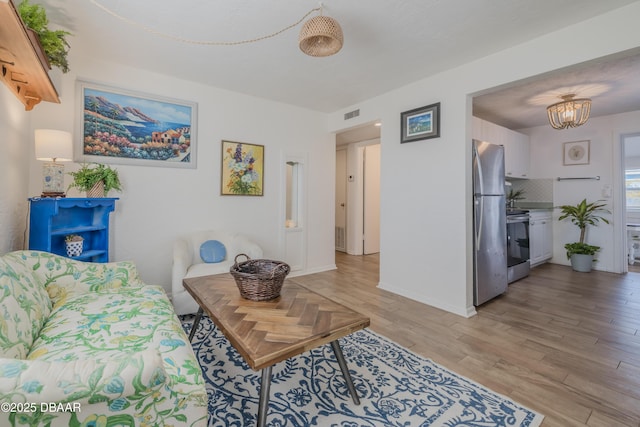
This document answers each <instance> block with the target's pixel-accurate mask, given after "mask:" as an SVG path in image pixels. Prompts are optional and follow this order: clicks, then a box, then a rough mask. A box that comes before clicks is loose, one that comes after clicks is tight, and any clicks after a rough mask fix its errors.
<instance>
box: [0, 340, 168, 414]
mask: <svg viewBox="0 0 640 427" xmlns="http://www.w3.org/2000/svg"><path fill="white" fill-rule="evenodd" d="M166 381H167V375H166V373H165V370H164V364H163V362H162V359H161V357H160V355H159V354H158V351H157V350H156V349H153V348H149V349H147V350H145V351H143V352H140V353H116V354H113V355H112V358H111V359H107V360H99V359H78V360H72V361H55V362H50V361H44V360H15V359H2V358H0V395H3V396H6V395H8V394H9V393H10V395H11V396H12V399H14V401H15V400H16V399H17V398H18V396H19V397H20V401H21V402H29V403H36V404H37V405H38V409H39V408H40V404H41V403H49V402H56V400H58V399H59V397H60V396H65V395H66V396H73V401H74V402H77V403H88V402H89V400H96V399H101V400H103V401H107V402H109V406H110V409H112V410H118V409H120V408H121V407H122V406H123V405H125V404H126V401H127V398H129V397H131V396H134V395H136V394H137V396H136V399H140V398H141V397H143V396H145V395H148V394H151V393H153V392H155V391H157V390H158V389H159V388H161V387H163V384H164V383H165V382H166Z"/></svg>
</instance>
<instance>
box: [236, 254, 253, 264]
mask: <svg viewBox="0 0 640 427" xmlns="http://www.w3.org/2000/svg"><path fill="white" fill-rule="evenodd" d="M239 256H243V257H245V258H246V260H245V261H249V260H250V259H251V258H249V255H247V254H238V255H236V257H235V258H234V259H233V265H234V267H235V266H236V265H238V257H239Z"/></svg>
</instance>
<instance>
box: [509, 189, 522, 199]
mask: <svg viewBox="0 0 640 427" xmlns="http://www.w3.org/2000/svg"><path fill="white" fill-rule="evenodd" d="M522 199H524V190H522V189H520V190H516V191H513V188H511V189H509V194H507V200H522Z"/></svg>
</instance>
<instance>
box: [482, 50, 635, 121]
mask: <svg viewBox="0 0 640 427" xmlns="http://www.w3.org/2000/svg"><path fill="white" fill-rule="evenodd" d="M569 93H574V94H577V97H579V98H590V99H591V101H592V102H591V117H597V116H607V115H611V114H618V113H624V112H628V111H638V110H640V48H638V49H633V50H631V51H627V52H623V53H620V54H617V55H613V56H611V57H607V58H600V59H598V60H595V61H590V62H586V63H583V64H577V65H574V66H572V67H570V68H567V69H563V70H556V71H554V72H551V73H548V74H544V75H539V76H535V77H532V78H530V79H527V80H525V81H520V82H515V83H513V84H510V85H508V87H504V88H497V89H495V90H491V91H489V93H487V94H484V95H480V96H475V97H474V98H473V115H474V116H477V117H480V118H482V119H485V120H488V121H490V122H493V123H496V124H499V125H501V126H504V127H507V128H510V129H521V128H527V127H533V126H541V125H545V124H548V123H549V121H548V119H547V111H546V107H547V106H548V105H551V104H554V103H556V102H559V101H561V99H560V96H561V95H566V94H569Z"/></svg>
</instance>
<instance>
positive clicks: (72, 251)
mask: <svg viewBox="0 0 640 427" xmlns="http://www.w3.org/2000/svg"><path fill="white" fill-rule="evenodd" d="M64 243H65V246H66V248H67V256H68V257H74V256H79V255H81V254H82V250H83V246H84V238H83V237H82V236H80V235H79V234H69V235H67V236H65V238H64Z"/></svg>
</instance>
